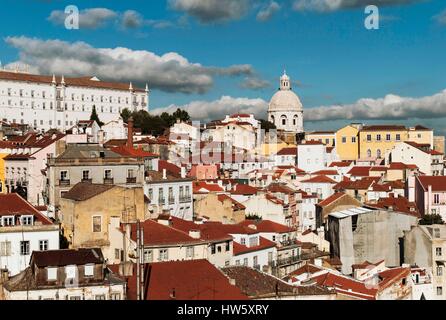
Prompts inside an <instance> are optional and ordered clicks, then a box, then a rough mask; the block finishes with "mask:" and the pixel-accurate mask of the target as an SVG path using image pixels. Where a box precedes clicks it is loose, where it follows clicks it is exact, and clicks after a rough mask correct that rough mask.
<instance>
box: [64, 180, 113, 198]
mask: <svg viewBox="0 0 446 320" xmlns="http://www.w3.org/2000/svg"><path fill="white" fill-rule="evenodd" d="M112 188H114V185H107V184H93V183H88V182H79V183H77V184H76V185H74V186H73V187H72V188H71V189H70V190H69V191H68V192H67V193H65V194H64V195H63V196H62V198H64V199H70V200H75V201H85V200H88V199H91V198H93V197H95V196H97V195H99V194H101V193H104V192H106V191H108V190H110V189H112Z"/></svg>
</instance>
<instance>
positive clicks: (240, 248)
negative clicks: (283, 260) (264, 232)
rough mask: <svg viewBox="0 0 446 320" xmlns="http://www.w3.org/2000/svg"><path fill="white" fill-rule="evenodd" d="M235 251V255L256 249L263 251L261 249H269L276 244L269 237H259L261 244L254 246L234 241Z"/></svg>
mask: <svg viewBox="0 0 446 320" xmlns="http://www.w3.org/2000/svg"><path fill="white" fill-rule="evenodd" d="M233 246H234V248H233V253H234V256H238V255H241V254H245V253H249V252H254V251H261V250H265V249H269V248H274V247H275V246H276V243H275V242H272V241H270V240H268V239H265V238H263V237H259V245H258V246H252V247H247V246H246V245H243V244H240V243H237V242H234V243H233Z"/></svg>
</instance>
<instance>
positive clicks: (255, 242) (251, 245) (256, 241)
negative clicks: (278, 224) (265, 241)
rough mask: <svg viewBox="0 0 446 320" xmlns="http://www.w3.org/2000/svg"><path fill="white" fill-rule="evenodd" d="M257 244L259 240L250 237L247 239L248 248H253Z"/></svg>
mask: <svg viewBox="0 0 446 320" xmlns="http://www.w3.org/2000/svg"><path fill="white" fill-rule="evenodd" d="M258 243H259V238H258V237H251V238H249V246H250V247H255V246H257V245H258Z"/></svg>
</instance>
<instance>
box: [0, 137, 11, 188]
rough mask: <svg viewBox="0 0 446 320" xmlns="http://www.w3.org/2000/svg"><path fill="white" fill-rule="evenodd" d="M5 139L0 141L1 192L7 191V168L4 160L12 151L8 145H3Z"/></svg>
mask: <svg viewBox="0 0 446 320" xmlns="http://www.w3.org/2000/svg"><path fill="white" fill-rule="evenodd" d="M2 143H4V142H3V141H0V193H6V188H5V179H6V170H5V160H3V159H4V158H5V157H6V156H7V155H8V154H10V153H11V149H9V148H6V146H2Z"/></svg>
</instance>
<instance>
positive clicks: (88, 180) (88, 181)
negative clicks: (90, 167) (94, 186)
mask: <svg viewBox="0 0 446 320" xmlns="http://www.w3.org/2000/svg"><path fill="white" fill-rule="evenodd" d="M81 181H82V182H87V183H92V182H93V180H92V179H88V178H87V179H82V180H81Z"/></svg>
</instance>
